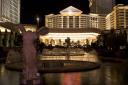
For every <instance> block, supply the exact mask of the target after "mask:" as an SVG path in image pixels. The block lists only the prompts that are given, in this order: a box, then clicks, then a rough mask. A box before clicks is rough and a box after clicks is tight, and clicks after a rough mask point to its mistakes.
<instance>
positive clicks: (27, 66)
mask: <svg viewBox="0 0 128 85" xmlns="http://www.w3.org/2000/svg"><path fill="white" fill-rule="evenodd" d="M0 26H3V27H5V28H9V29H13V30H14V29H15V30H17V29H20V31H21V32H22V35H23V48H22V51H23V70H22V76H23V77H22V78H21V80H22V81H21V84H22V85H40V75H39V73H38V67H37V59H36V48H35V46H34V40H35V39H36V38H37V37H38V36H39V35H40V34H41V35H45V34H47V33H48V28H43V27H42V28H40V29H37V31H36V32H32V31H26V30H25V28H24V26H23V25H21V24H19V25H15V24H12V23H9V22H5V23H0Z"/></svg>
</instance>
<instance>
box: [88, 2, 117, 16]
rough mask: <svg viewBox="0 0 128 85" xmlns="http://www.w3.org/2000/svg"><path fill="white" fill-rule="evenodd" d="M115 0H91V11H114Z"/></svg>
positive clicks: (101, 12) (104, 12)
mask: <svg viewBox="0 0 128 85" xmlns="http://www.w3.org/2000/svg"><path fill="white" fill-rule="evenodd" d="M114 5H115V0H89V6H90V12H91V13H96V14H108V13H110V12H111V11H112V8H113V6H114Z"/></svg>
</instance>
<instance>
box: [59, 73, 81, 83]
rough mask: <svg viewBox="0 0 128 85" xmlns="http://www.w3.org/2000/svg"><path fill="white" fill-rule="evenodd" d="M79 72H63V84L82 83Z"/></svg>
mask: <svg viewBox="0 0 128 85" xmlns="http://www.w3.org/2000/svg"><path fill="white" fill-rule="evenodd" d="M80 84H81V80H80V74H79V73H64V74H61V85H80Z"/></svg>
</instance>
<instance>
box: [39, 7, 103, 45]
mask: <svg viewBox="0 0 128 85" xmlns="http://www.w3.org/2000/svg"><path fill="white" fill-rule="evenodd" d="M45 26H46V27H48V28H49V29H50V32H49V33H48V34H47V35H46V36H41V37H42V38H40V39H42V40H41V41H44V42H46V43H47V44H49V43H51V42H52V41H53V40H54V44H55V45H56V44H57V45H58V44H59V45H63V43H64V42H65V39H67V37H69V38H70V39H71V42H80V44H81V45H83V44H86V43H87V42H86V41H87V40H89V43H91V42H93V41H95V40H96V37H97V35H98V33H97V31H94V30H103V29H105V17H104V16H100V15H98V14H89V15H88V14H82V11H81V10H79V9H77V8H75V7H73V6H69V7H67V8H65V9H64V10H62V11H60V14H57V15H55V14H49V15H46V16H45ZM44 39H45V40H44ZM60 42H61V43H60Z"/></svg>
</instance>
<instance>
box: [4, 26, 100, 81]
mask: <svg viewBox="0 0 128 85" xmlns="http://www.w3.org/2000/svg"><path fill="white" fill-rule="evenodd" d="M20 28H22V27H20ZM21 30H22V29H21ZM23 34H24V33H23ZM24 35H25V36H26V35H27V37H30V35H33V33H32V32H26V33H25V34H24ZM27 39H28V38H25V37H24V38H23V40H24V41H23V43H24V45H25V44H26V43H28V40H27ZM31 39H32V38H31ZM30 41H31V40H30ZM65 41H66V43H67V48H66V49H63V48H61V49H60V48H54V49H53V50H52V51H49V50H48V49H47V50H46V49H45V50H46V52H44V54H43V55H40V56H39V60H38V62H36V58H35V57H33V59H32V58H31V59H32V61H34V62H32V61H31V59H30V58H27V57H28V56H24V58H25V59H26V60H28V61H22V60H21V61H15V62H13V60H11V58H8V59H10V60H7V63H6V68H7V69H11V70H16V71H22V70H23V71H24V72H29V71H27V70H25V69H24V66H25V65H26V64H25V63H27V62H28V63H29V65H30V68H31V66H32V68H31V69H35V71H34V74H37V75H36V76H38V72H37V70H39V72H43V73H46V72H74V71H87V70H93V69H96V68H99V66H100V65H99V63H97V62H90V61H81V60H73V59H72V58H73V57H77V58H78V57H80V56H83V55H84V54H85V52H84V51H83V50H82V49H79V48H71V47H70V38H67V39H66V40H65ZM29 43H31V42H29ZM31 45H32V44H31ZM26 47H27V46H25V47H24V48H23V49H25V50H23V54H24V55H27V54H28V50H26ZM28 49H30V48H29V47H28ZM31 50H32V49H30V51H31ZM45 50H44V51H45ZM25 51H26V52H25ZM31 52H32V53H30V55H29V56H33V55H35V51H34V50H32V51H31ZM33 53H34V54H33ZM19 54H21V53H19ZM32 54H33V55H32ZM8 57H10V56H8ZM45 57H46V58H48V57H52V58H55V57H57V58H62V57H63V58H62V59H57V58H56V59H51V60H50V59H47V60H45V59H44V58H45ZM13 58H14V57H13ZM8 61H9V62H8ZM25 67H27V65H26V66H25ZM28 68H29V66H28ZM24 72H23V73H24ZM31 72H32V74H33V70H32V71H30V73H31ZM24 75H25V74H24ZM30 75H31V74H30ZM30 78H31V77H30ZM37 80H38V78H37ZM32 81H33V80H32Z"/></svg>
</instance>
